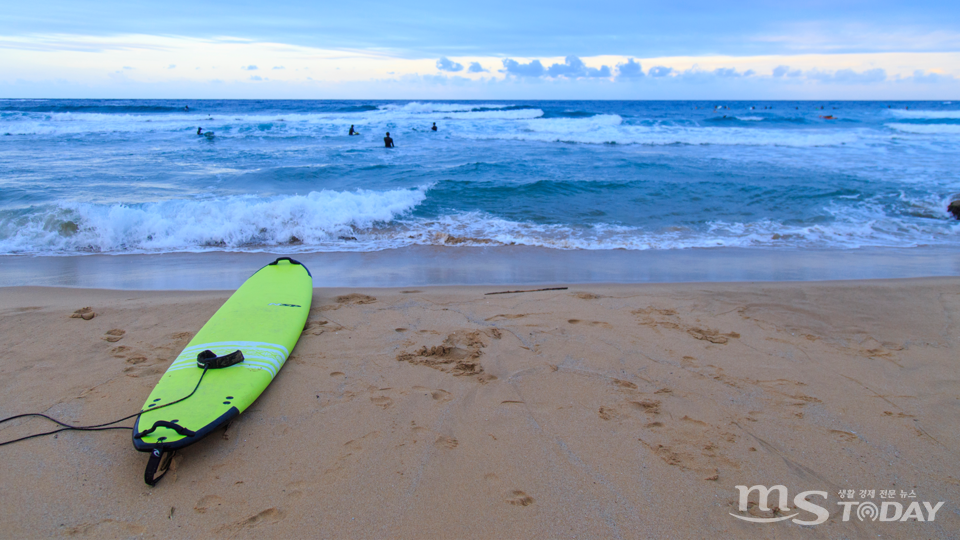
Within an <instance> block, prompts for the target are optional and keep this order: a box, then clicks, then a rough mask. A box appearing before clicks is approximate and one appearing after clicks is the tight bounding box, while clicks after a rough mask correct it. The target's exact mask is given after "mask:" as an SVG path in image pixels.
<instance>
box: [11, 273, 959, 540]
mask: <svg viewBox="0 0 960 540" xmlns="http://www.w3.org/2000/svg"><path fill="white" fill-rule="evenodd" d="M526 288H534V287H523V286H512V287H511V286H507V287H503V286H464V287H417V288H412V287H411V288H393V289H375V288H353V289H335V288H326V289H316V290H315V295H314V299H313V308H312V310H311V314H310V317H309V321H308V324H307V326H306V328H305V330H304V333H303V336H302V338H301V340H300V342H299V344H298V345H297V347H296V349H295V350H294V351H293V354H292V356H291V357H290V359H289V360H288V361H287V364H286V365H285V366H284V368H283V369H282V370H281V371H280V373H279V374H278V376H277V378H276V379H275V380H274V382H273V384H272V385H271V386H270V387H269V388H268V389H267V391H266V392H265V393H264V394H263V395H262V396H261V397H260V399H259V400H258V401H257V402H256V403H255V404H254V405H253V406H252V407H251V408H250V409H248V410H247V411H246V412H245V413H244V414H242V415H241V416H240V417H239V418H237V419H236V420H234V421H233V422H231V423H230V425H229V426H228V427H227V428H226V429H220V430H217V431H216V432H214V433H213V434H211V435H210V436H208V437H207V438H206V439H204V440H203V441H201V442H200V443H197V444H196V445H194V446H192V447H189V448H187V449H185V450H184V451H181V452H180V453H179V454H178V455H177V457H176V458H175V459H174V465H173V469H172V470H171V472H170V473H169V474H168V475H167V477H166V478H164V479H163V480H162V481H161V482H160V483H159V484H158V485H157V486H156V487H154V488H150V487H148V486H146V485H145V484H144V483H143V480H142V475H143V468H144V466H145V464H146V459H147V456H146V454H142V453H138V452H136V451H135V450H134V449H133V446H132V444H131V441H130V434H129V432H126V431H123V432H104V433H80V432H69V433H62V434H60V435H58V436H57V437H52V436H51V437H45V438H40V439H34V440H30V441H26V442H22V443H18V444H16V445H12V446H7V447H2V448H0V460H2V466H0V486H2V489H0V523H2V524H3V536H8V537H49V536H76V537H84V536H90V537H98V538H115V537H116V538H124V537H142V538H154V537H170V536H174V537H178V538H179V537H182V538H209V537H216V538H221V537H224V538H226V537H238V538H259V537H276V538H396V537H400V538H425V537H440V538H464V537H481V538H574V537H575V538H643V537H654V536H659V537H669V538H702V537H708V536H719V537H739V538H746V537H751V538H752V537H756V538H761V537H762V538H768V537H777V538H839V537H848V538H860V537H867V536H870V537H874V538H876V537H878V536H880V537H890V538H951V537H955V534H956V531H957V530H960V512H958V503H960V472H958V471H960V469H958V468H957V465H956V464H957V458H958V453H960V451H958V448H960V371H958V354H957V353H958V340H960V278H954V277H951V278H924V279H900V280H878V281H845V282H820V283H813V282H801V283H732V284H731V283H726V284H725V283H707V284H704V283H687V284H664V285H657V284H632V285H626V284H624V285H617V284H613V285H611V284H586V285H569V289H567V290H560V291H541V292H526V293H513V294H500V295H486V294H485V293H488V292H496V291H503V290H514V289H526ZM229 294H230V293H229V292H224V291H187V292H183V291H148V292H142V291H118V290H96V289H63V288H38V287H12V288H3V289H0V342H2V347H0V350H2V351H3V353H2V355H0V416H3V417H6V416H9V415H13V414H18V413H23V412H45V413H47V414H50V415H53V416H55V417H58V418H61V419H64V420H66V421H70V422H76V423H80V424H89V423H97V422H102V421H106V420H112V419H115V418H119V417H121V416H125V415H127V414H130V413H132V412H135V411H136V410H137V408H138V407H139V406H140V405H141V404H142V403H143V401H144V399H145V398H146V396H147V394H148V393H149V391H150V389H151V388H152V387H153V385H154V384H156V382H157V381H158V380H159V378H160V376H161V375H162V373H163V372H164V370H165V369H166V368H167V366H168V365H169V364H170V362H171V361H172V360H173V358H174V357H175V356H176V355H177V354H178V353H179V351H180V350H181V349H182V348H183V346H184V345H186V343H187V342H188V341H189V340H190V338H191V337H192V336H193V334H194V333H195V332H196V331H197V330H198V329H199V328H200V327H201V326H202V325H203V323H204V322H205V321H206V320H207V319H208V318H209V317H210V316H211V315H212V314H213V313H214V312H215V311H216V309H217V308H218V307H219V306H220V304H221V303H222V302H223V301H224V300H225V299H226V298H227V297H228V296H229ZM84 307H90V308H92V312H93V313H95V314H96V316H95V317H93V318H92V319H90V320H85V319H84V318H82V317H71V314H73V313H74V312H75V311H76V310H78V309H81V308H84ZM50 428H52V426H49V425H48V424H46V423H44V422H42V421H40V420H29V421H18V422H15V423H11V424H4V425H2V426H0V441H3V440H9V439H12V438H15V437H18V436H22V435H25V434H28V433H31V432H35V431H40V430H46V429H50ZM756 484H761V485H765V486H773V485H777V484H781V485H784V486H786V487H787V488H788V489H789V491H790V498H791V501H792V498H793V496H794V495H795V494H796V493H799V492H801V491H808V490H815V491H824V492H827V493H828V495H829V498H828V500H827V501H826V502H822V500H821V499H818V498H812V499H811V500H812V501H813V502H817V503H821V504H823V506H825V507H827V508H828V510H829V512H830V517H829V519H828V520H827V521H826V522H825V523H823V524H820V525H816V526H805V527H804V526H801V525H798V524H795V523H793V522H792V521H791V520H786V521H782V522H778V523H768V524H759V523H749V522H746V521H742V520H739V519H737V518H736V517H733V516H731V515H730V514H731V513H733V514H738V515H740V516H744V517H778V516H783V515H787V512H790V513H794V512H797V510H794V509H793V508H792V507H793V503H792V502H791V503H790V504H789V505H788V507H787V508H780V509H778V510H777V511H776V512H774V511H762V510H761V509H760V508H759V507H758V506H755V505H754V506H750V508H749V509H748V511H747V512H740V511H739V508H738V501H739V499H738V492H737V489H736V488H735V486H737V485H747V486H752V485H756ZM846 489H854V490H857V491H859V490H861V489H864V490H875V491H876V494H875V495H874V496H873V498H872V499H871V498H863V499H861V498H860V497H856V499H857V500H863V501H867V500H870V501H873V502H874V503H875V504H877V505H878V506H879V505H880V504H881V502H882V499H881V498H880V490H889V489H895V490H897V492H898V493H899V491H900V490H906V491H908V492H909V491H914V492H915V494H916V498H915V499H910V498H904V499H901V498H900V497H899V496H897V498H896V499H893V500H895V501H897V502H899V503H902V504H903V506H904V507H906V506H907V505H908V504H909V503H910V502H912V501H929V502H931V503H932V504H936V503H937V502H939V501H944V505H943V506H942V507H941V508H940V509H939V511H938V513H937V514H936V519H935V521H933V522H926V521H925V522H918V521H917V520H911V521H907V522H881V521H879V520H878V521H871V520H869V519H868V520H866V521H861V520H859V519H857V518H856V517H855V516H854V517H852V518H851V520H850V521H846V522H844V521H843V520H842V507H841V506H839V505H838V504H837V503H838V502H840V501H841V499H840V498H839V497H838V492H839V491H840V490H846ZM754 499H755V498H754ZM771 500H772V498H771ZM924 515H926V511H924ZM799 518H801V519H813V514H810V513H808V512H805V511H802V510H801V511H800V515H799Z"/></svg>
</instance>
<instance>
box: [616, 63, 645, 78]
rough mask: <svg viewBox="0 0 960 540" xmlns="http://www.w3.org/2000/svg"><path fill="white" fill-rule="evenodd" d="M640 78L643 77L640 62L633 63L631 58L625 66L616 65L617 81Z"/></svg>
mask: <svg viewBox="0 0 960 540" xmlns="http://www.w3.org/2000/svg"><path fill="white" fill-rule="evenodd" d="M640 77H643V67H642V66H641V65H640V62H636V61H634V59H633V58H631V59H630V60H628V61H627V63H625V64H617V78H618V79H636V78H640Z"/></svg>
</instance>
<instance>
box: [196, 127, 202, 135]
mask: <svg viewBox="0 0 960 540" xmlns="http://www.w3.org/2000/svg"><path fill="white" fill-rule="evenodd" d="M197 135H203V128H202V127H198V128H197Z"/></svg>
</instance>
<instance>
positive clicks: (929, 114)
mask: <svg viewBox="0 0 960 540" xmlns="http://www.w3.org/2000/svg"><path fill="white" fill-rule="evenodd" d="M888 112H889V113H890V114H892V115H893V116H898V117H900V118H931V119H945V118H960V111H907V110H900V109H891V110H890V111H888Z"/></svg>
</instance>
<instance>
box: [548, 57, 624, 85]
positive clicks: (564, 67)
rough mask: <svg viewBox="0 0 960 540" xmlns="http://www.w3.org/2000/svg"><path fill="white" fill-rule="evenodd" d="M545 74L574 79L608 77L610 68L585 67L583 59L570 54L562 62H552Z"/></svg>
mask: <svg viewBox="0 0 960 540" xmlns="http://www.w3.org/2000/svg"><path fill="white" fill-rule="evenodd" d="M547 76H549V77H567V78H568V79H576V78H579V77H609V76H610V68H609V67H607V66H601V67H600V68H599V69H597V68H592V67H587V65H586V64H584V63H583V60H580V59H579V58H577V57H576V56H573V55H570V56H568V57H567V58H566V60H564V63H562V64H554V65H552V66H550V67H549V68H547Z"/></svg>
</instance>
